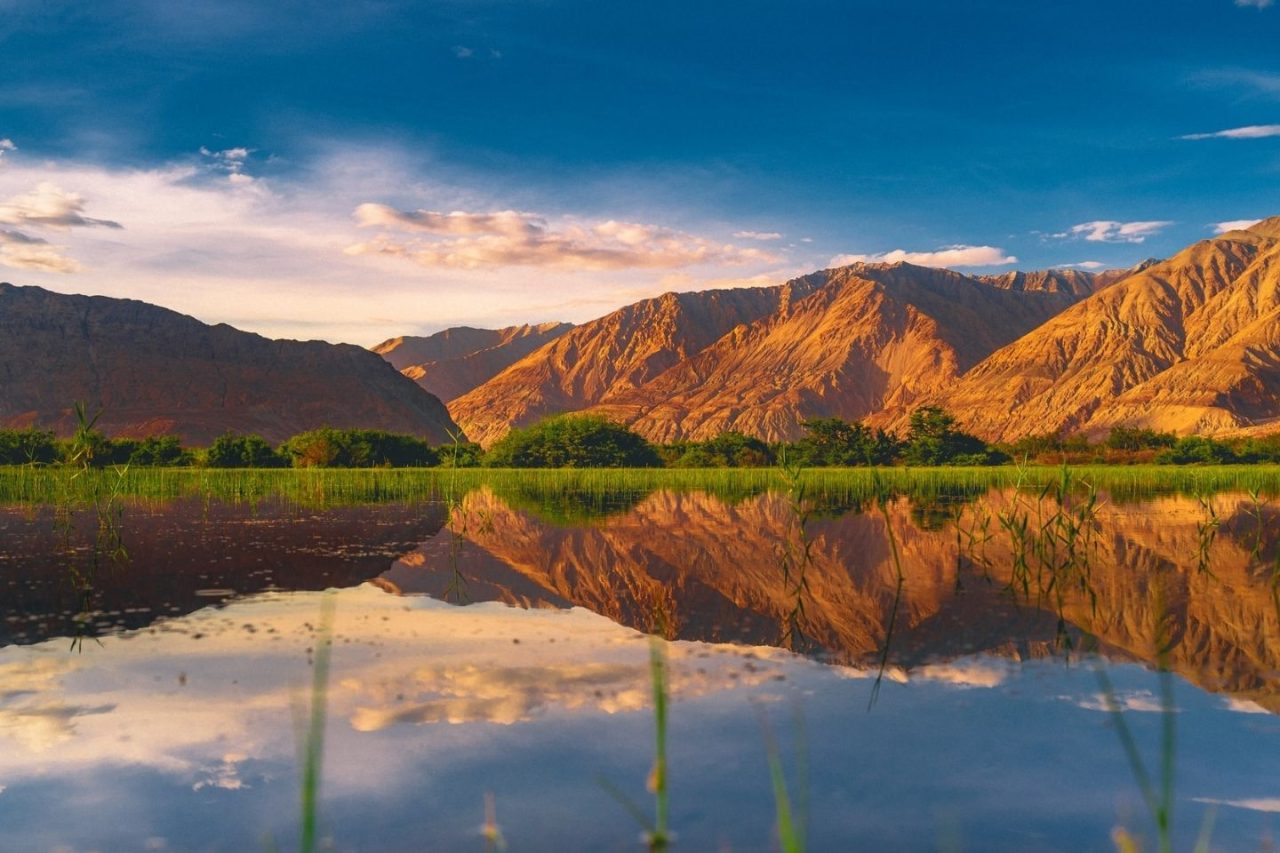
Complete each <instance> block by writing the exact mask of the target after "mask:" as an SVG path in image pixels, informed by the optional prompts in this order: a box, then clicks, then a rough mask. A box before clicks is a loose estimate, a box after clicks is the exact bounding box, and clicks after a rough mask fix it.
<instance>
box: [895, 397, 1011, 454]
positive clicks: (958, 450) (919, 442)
mask: <svg viewBox="0 0 1280 853" xmlns="http://www.w3.org/2000/svg"><path fill="white" fill-rule="evenodd" d="M902 458H903V459H904V460H905V461H906V462H907V464H908V465H997V464H1000V463H1001V462H1007V461H1008V457H1007V456H1005V455H1004V454H1003V453H1001V452H1000V451H998V450H995V449H993V448H990V447H987V445H986V443H985V442H983V440H982V439H980V438H976V437H975V436H972V435H969V434H968V433H967V432H961V431H960V430H959V429H958V428H957V426H956V419H955V418H953V417H952V416H951V415H949V414H948V413H947V412H945V411H943V410H942V409H940V408H938V407H937V406H924V407H923V408H919V409H916V410H915V411H914V412H912V413H911V427H910V429H909V430H908V431H907V438H906V441H905V442H904V443H903V448H902Z"/></svg>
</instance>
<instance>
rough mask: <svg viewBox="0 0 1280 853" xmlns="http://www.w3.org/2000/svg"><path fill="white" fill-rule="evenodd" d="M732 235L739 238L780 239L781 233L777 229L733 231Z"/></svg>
mask: <svg viewBox="0 0 1280 853" xmlns="http://www.w3.org/2000/svg"><path fill="white" fill-rule="evenodd" d="M733 236H734V237H736V238H738V239H739V240H781V239H782V234H780V233H779V232H777V231H734V232H733Z"/></svg>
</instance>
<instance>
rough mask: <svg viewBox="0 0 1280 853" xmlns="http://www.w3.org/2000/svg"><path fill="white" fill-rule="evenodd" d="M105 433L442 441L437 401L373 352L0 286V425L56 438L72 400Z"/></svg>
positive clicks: (136, 306)
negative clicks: (345, 434) (340, 430)
mask: <svg viewBox="0 0 1280 853" xmlns="http://www.w3.org/2000/svg"><path fill="white" fill-rule="evenodd" d="M76 402H84V403H86V404H87V408H88V410H89V411H90V413H93V412H96V411H97V410H99V409H101V410H102V415H101V418H100V419H99V421H98V427H99V428H100V429H102V430H103V431H105V432H106V433H107V434H109V435H125V436H146V435H157V434H166V433H168V434H177V435H180V436H182V438H183V440H184V441H186V442H189V443H191V444H206V443H208V442H209V441H211V440H212V439H213V438H214V437H216V436H218V435H220V434H222V433H224V432H226V431H227V430H234V431H240V432H256V433H260V434H261V435H263V436H264V437H265V438H267V439H268V440H269V441H272V442H278V441H283V440H284V439H286V438H288V437H289V436H291V435H294V434H295V433H298V432H301V431H304V430H307V429H312V428H315V427H320V426H333V427H368V428H376V429H386V430H392V431H396V432H406V433H413V434H415V435H419V436H423V437H425V438H427V439H428V440H430V441H433V442H438V443H443V442H445V441H447V440H448V430H450V429H454V428H455V426H454V424H453V421H452V420H451V419H450V418H449V413H448V412H447V411H446V410H445V408H444V405H443V404H442V403H441V402H440V401H439V400H438V399H436V398H435V397H433V396H432V395H430V394H428V393H427V392H426V391H423V390H422V389H421V388H419V387H418V386H417V385H415V384H414V383H413V382H412V381H411V380H409V379H406V378H405V377H403V376H401V375H399V374H398V373H396V371H395V369H394V368H393V367H392V366H391V365H390V364H388V363H387V362H385V361H383V360H382V359H381V358H379V357H378V356H377V355H375V354H373V353H371V352H369V351H368V350H365V349H362V348H361V347H356V346H350V345H347V344H338V345H335V344H328V343H324V342H322V341H305V342H303V341H273V340H268V339H267V338H263V337H260V336H258V335H253V334H249V333H247V332H241V331H237V330H236V329H233V328H231V327H230V326H226V325H218V326H208V325H205V324H204V323H201V322H199V321H198V320H195V319H193V318H191V317H187V316H185V315H182V314H178V313H176V312H174V311H169V310H167V309H164V308H157V307H156V306H154V305H148V304H146V303H144V302H137V301H134V300H129V299H108V298H106V297H87V296H64V295H61V294H56V293H51V292H49V291H47V290H42V289H41V288H38V287H15V286H13V285H10V284H0V425H3V426H6V427H26V426H38V427H43V428H53V429H56V430H58V431H59V432H61V433H63V434H66V433H69V432H71V431H72V430H73V429H74V425H75V419H74V416H73V414H72V409H73V405H74V403H76Z"/></svg>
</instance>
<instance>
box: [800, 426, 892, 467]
mask: <svg viewBox="0 0 1280 853" xmlns="http://www.w3.org/2000/svg"><path fill="white" fill-rule="evenodd" d="M801 426H802V427H804V430H805V433H806V434H805V436H804V438H802V439H800V440H799V441H797V442H794V443H792V444H791V445H790V446H788V447H787V458H788V459H789V460H790V461H794V462H799V463H800V464H801V465H818V466H821V465H890V464H892V463H893V460H894V457H896V456H897V455H898V450H899V445H898V440H897V439H896V438H895V437H893V436H892V435H890V434H889V433H887V432H885V431H884V430H874V431H873V430H871V429H870V428H869V427H866V426H864V425H862V424H860V423H856V422H855V423H850V422H848V421H845V420H842V419H840V418H815V419H812V420H807V421H804V422H803V423H802V424H801Z"/></svg>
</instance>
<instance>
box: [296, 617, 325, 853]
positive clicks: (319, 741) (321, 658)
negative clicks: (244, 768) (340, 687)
mask: <svg viewBox="0 0 1280 853" xmlns="http://www.w3.org/2000/svg"><path fill="white" fill-rule="evenodd" d="M333 611H334V599H333V594H332V593H325V594H324V596H323V597H322V598H321V599H320V625H319V628H318V630H317V631H316V639H315V646H314V647H313V648H314V649H315V652H314V659H313V661H312V669H311V708H310V713H309V716H308V720H307V730H306V733H305V735H304V736H303V738H302V740H301V743H300V749H299V752H301V754H302V755H301V759H302V785H301V788H302V802H301V821H300V823H301V825H300V827H299V844H298V849H299V850H300V851H301V853H312V851H314V850H315V849H316V818H317V814H318V812H319V801H320V777H321V773H322V772H323V761H324V727H325V717H326V716H327V710H328V695H329V656H330V653H331V652H332V650H333Z"/></svg>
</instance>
